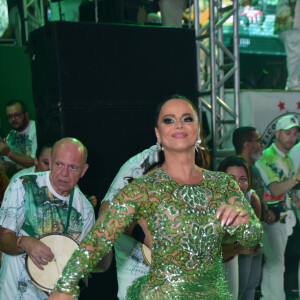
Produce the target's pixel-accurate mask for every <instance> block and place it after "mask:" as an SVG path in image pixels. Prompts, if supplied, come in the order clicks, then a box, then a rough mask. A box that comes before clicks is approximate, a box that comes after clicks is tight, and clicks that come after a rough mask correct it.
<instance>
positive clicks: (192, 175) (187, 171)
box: [162, 152, 203, 184]
mask: <svg viewBox="0 0 300 300" xmlns="http://www.w3.org/2000/svg"><path fill="white" fill-rule="evenodd" d="M162 170H163V171H165V172H166V173H167V174H168V175H169V176H170V177H171V178H172V179H173V180H175V181H177V182H180V183H183V184H196V183H199V182H200V181H201V180H202V179H203V174H202V170H201V168H199V167H198V166H197V165H196V164H195V155H194V154H190V153H166V152H165V162H164V163H163V164H162Z"/></svg>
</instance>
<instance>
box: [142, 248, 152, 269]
mask: <svg viewBox="0 0 300 300" xmlns="http://www.w3.org/2000/svg"><path fill="white" fill-rule="evenodd" d="M139 244H140V246H141V248H142V254H143V257H144V262H145V263H146V264H147V265H149V266H151V250H150V249H149V248H148V247H147V246H146V245H145V244H142V243H139Z"/></svg>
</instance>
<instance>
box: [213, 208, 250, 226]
mask: <svg viewBox="0 0 300 300" xmlns="http://www.w3.org/2000/svg"><path fill="white" fill-rule="evenodd" d="M216 217H217V219H218V220H219V221H220V222H221V226H222V227H223V226H224V225H229V226H233V227H235V226H237V225H239V224H243V223H246V222H247V221H248V219H249V213H248V211H247V210H246V209H242V208H240V207H236V206H234V205H230V204H222V205H221V206H220V207H219V208H218V209H217V213H216Z"/></svg>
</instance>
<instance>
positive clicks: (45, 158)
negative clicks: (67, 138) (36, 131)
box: [35, 148, 52, 172]
mask: <svg viewBox="0 0 300 300" xmlns="http://www.w3.org/2000/svg"><path fill="white" fill-rule="evenodd" d="M51 150H52V148H44V149H43V151H42V153H41V155H40V157H39V158H38V159H37V158H35V169H36V172H44V171H50V162H51Z"/></svg>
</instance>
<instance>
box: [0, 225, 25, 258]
mask: <svg viewBox="0 0 300 300" xmlns="http://www.w3.org/2000/svg"><path fill="white" fill-rule="evenodd" d="M17 240H18V237H17V236H16V234H15V233H2V230H1V231H0V251H2V252H4V253H6V254H11V255H13V254H19V253H20V252H22V251H21V249H19V248H18V247H17Z"/></svg>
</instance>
